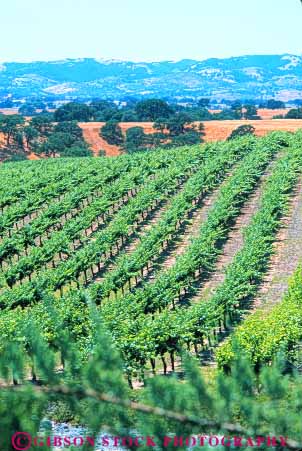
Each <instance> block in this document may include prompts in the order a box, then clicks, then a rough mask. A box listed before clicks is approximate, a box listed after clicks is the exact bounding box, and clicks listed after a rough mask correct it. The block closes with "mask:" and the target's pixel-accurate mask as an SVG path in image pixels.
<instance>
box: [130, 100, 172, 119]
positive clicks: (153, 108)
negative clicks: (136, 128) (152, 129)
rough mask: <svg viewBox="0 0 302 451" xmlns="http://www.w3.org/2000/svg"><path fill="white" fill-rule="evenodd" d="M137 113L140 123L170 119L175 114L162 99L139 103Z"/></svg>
mask: <svg viewBox="0 0 302 451" xmlns="http://www.w3.org/2000/svg"><path fill="white" fill-rule="evenodd" d="M135 111H136V114H137V117H138V119H139V121H151V122H154V121H156V119H159V118H166V119H167V118H169V117H170V116H171V115H172V114H173V110H172V108H171V107H170V106H169V105H168V104H167V102H165V101H164V100H161V99H148V100H142V101H141V102H138V103H137V105H136V107H135Z"/></svg>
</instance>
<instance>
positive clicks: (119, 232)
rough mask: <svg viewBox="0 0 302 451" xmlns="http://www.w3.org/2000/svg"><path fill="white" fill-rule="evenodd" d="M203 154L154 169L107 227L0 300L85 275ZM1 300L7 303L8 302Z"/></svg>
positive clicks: (17, 298) (181, 157)
mask: <svg viewBox="0 0 302 451" xmlns="http://www.w3.org/2000/svg"><path fill="white" fill-rule="evenodd" d="M204 156H205V154H203V153H201V152H200V150H199V149H195V150H194V149H192V150H191V151H187V152H185V153H183V154H180V155H179V157H176V158H175V159H174V162H173V164H172V165H171V166H170V167H169V168H168V169H166V168H165V169H162V170H157V172H156V177H155V178H154V179H152V180H150V181H149V182H148V184H147V185H146V186H145V187H144V188H143V189H142V190H141V191H139V192H138V194H137V195H136V196H135V197H133V198H131V199H130V200H129V202H128V204H127V205H124V206H123V207H122V208H121V209H120V211H119V212H118V213H117V214H116V215H115V216H114V217H113V220H112V221H111V222H110V225H109V226H108V227H106V228H104V230H101V231H100V232H97V233H96V234H95V235H94V239H93V241H91V242H88V243H87V245H86V246H84V247H83V248H82V249H80V250H79V251H78V252H76V253H75V254H74V255H73V256H72V257H71V258H70V259H68V260H66V261H62V262H61V263H60V264H59V265H58V267H57V268H56V270H48V271H44V272H41V273H39V274H38V276H37V277H36V278H35V279H34V281H32V282H27V283H24V284H23V285H22V286H21V287H16V288H14V289H13V290H6V291H5V292H4V293H2V294H1V296H0V299H1V301H2V300H3V301H4V300H5V299H11V300H12V301H13V304H15V305H17V304H18V303H19V302H21V303H22V304H24V303H26V299H28V294H29V293H33V292H34V291H35V289H38V291H40V290H41V289H54V290H56V289H58V288H60V287H62V286H64V285H65V284H66V283H68V282H69V281H77V279H78V278H79V276H80V275H81V274H82V273H83V272H84V274H85V271H86V270H88V269H89V268H91V267H92V266H93V265H95V264H98V263H99V262H100V260H101V258H102V256H105V257H106V252H108V253H111V252H112V248H113V246H115V245H119V243H120V241H122V240H123V239H126V238H127V236H128V235H129V232H130V230H131V228H133V227H134V226H135V222H137V221H138V220H139V219H140V218H141V219H144V216H145V212H147V211H148V210H149V209H150V208H156V207H157V205H158V204H159V202H160V201H161V200H163V199H164V198H168V197H169V195H170V194H171V192H173V191H174V190H175V189H177V187H178V186H179V184H180V183H181V182H182V180H183V178H184V177H185V174H186V172H188V171H190V170H193V169H194V167H196V165H197V164H198V163H199V162H201V161H202V160H203V159H204ZM24 294H25V298H24ZM30 299H32V298H31V296H30ZM4 303H5V305H7V304H8V305H10V302H8V303H7V302H5V301H4ZM3 305H4V304H3Z"/></svg>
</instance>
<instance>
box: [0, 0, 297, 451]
mask: <svg viewBox="0 0 302 451" xmlns="http://www.w3.org/2000/svg"><path fill="white" fill-rule="evenodd" d="M301 1H302V0H301ZM1 388H4V387H1ZM5 388H9V389H13V390H24V388H25V386H6V387H5ZM32 388H33V389H34V391H35V392H37V393H47V394H57V395H64V396H75V397H77V398H78V399H83V398H93V399H95V400H98V401H101V402H105V403H108V404H113V405H117V406H121V407H125V408H127V409H131V410H133V411H135V412H140V413H145V414H149V415H156V416H158V417H163V418H166V419H168V420H171V421H176V422H178V423H182V424H184V425H191V426H198V427H202V428H207V429H211V428H213V429H214V428H215V429H216V430H223V431H226V432H228V433H233V434H234V433H235V434H240V435H241V436H244V437H251V436H252V435H253V432H252V431H249V430H247V429H245V428H243V427H242V426H240V425H239V424H232V423H220V422H217V421H210V420H206V419H200V418H197V417H195V416H191V415H184V414H181V413H178V412H174V411H171V410H166V409H162V408H161V407H153V406H149V405H147V404H143V403H139V402H134V401H130V400H128V399H122V398H119V397H116V396H111V395H108V394H107V393H98V392H97V391H95V390H92V389H80V388H76V389H72V388H70V387H67V386H64V385H56V386H52V387H46V386H36V385H33V386H32ZM277 442H278V440H277ZM286 444H287V449H290V450H296V451H301V449H302V444H299V443H298V442H296V441H295V440H291V439H287V440H286Z"/></svg>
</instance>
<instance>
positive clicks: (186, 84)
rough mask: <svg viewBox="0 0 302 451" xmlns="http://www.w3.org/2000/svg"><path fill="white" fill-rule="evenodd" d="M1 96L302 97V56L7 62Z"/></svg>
mask: <svg viewBox="0 0 302 451" xmlns="http://www.w3.org/2000/svg"><path fill="white" fill-rule="evenodd" d="M0 86H1V87H0V97H5V96H7V95H10V94H12V95H13V96H14V98H25V97H31V96H40V97H51V98H52V99H65V98H68V97H69V96H70V98H72V97H78V98H81V97H84V98H94V97H101V98H112V99H122V98H125V97H128V96H134V97H141V96H149V97H152V96H156V97H173V98H184V97H198V96H208V97H212V98H215V99H234V98H242V99H243V98H246V99H255V98H257V99H266V98H271V97H274V98H279V99H281V100H285V101H287V100H292V99H297V98H300V99H301V98H302V57H301V56H297V55H289V54H286V55H266V56H265V55H258V56H257V55H254V56H241V57H233V58H227V59H218V58H212V59H208V60H204V61H197V60H186V59H184V60H181V61H161V62H154V63H150V62H131V61H115V60H108V61H107V60H96V59H68V60H63V61H55V62H32V63H3V64H2V65H1V66H0Z"/></svg>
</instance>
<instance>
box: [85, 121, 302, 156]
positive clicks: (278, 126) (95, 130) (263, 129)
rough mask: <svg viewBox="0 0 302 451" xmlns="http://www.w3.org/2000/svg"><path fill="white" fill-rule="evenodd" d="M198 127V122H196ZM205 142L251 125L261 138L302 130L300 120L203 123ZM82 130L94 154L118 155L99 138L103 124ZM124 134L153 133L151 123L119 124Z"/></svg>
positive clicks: (112, 147) (117, 151) (114, 147)
mask: <svg viewBox="0 0 302 451" xmlns="http://www.w3.org/2000/svg"><path fill="white" fill-rule="evenodd" d="M196 124H197V125H198V122H196ZM203 124H204V127H205V137H204V139H205V141H207V142H212V141H218V140H225V139H226V138H227V137H228V136H229V135H230V134H231V132H232V131H233V130H234V129H235V128H237V127H239V126H240V125H246V124H251V125H253V126H254V127H255V129H256V135H258V136H263V135H265V134H267V133H269V132H271V131H273V130H285V131H296V130H298V129H299V128H301V129H302V119H301V120H300V119H273V120H272V119H266V120H265V119H264V120H258V121H249V120H240V121H205V122H203ZM79 125H80V127H81V128H82V130H83V133H84V138H85V139H86V141H87V142H88V144H90V145H91V147H92V149H93V151H94V153H95V154H96V153H97V151H99V150H100V149H103V150H105V152H106V155H107V156H115V155H118V154H119V148H118V146H111V145H110V144H107V143H106V141H104V139H103V138H101V137H100V136H99V131H100V129H101V127H102V126H103V125H104V122H81V123H79ZM120 126H121V129H122V131H123V132H124V133H125V132H126V130H128V128H131V127H143V128H144V131H145V133H148V134H150V133H154V129H153V127H152V122H122V123H121V124H120Z"/></svg>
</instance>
